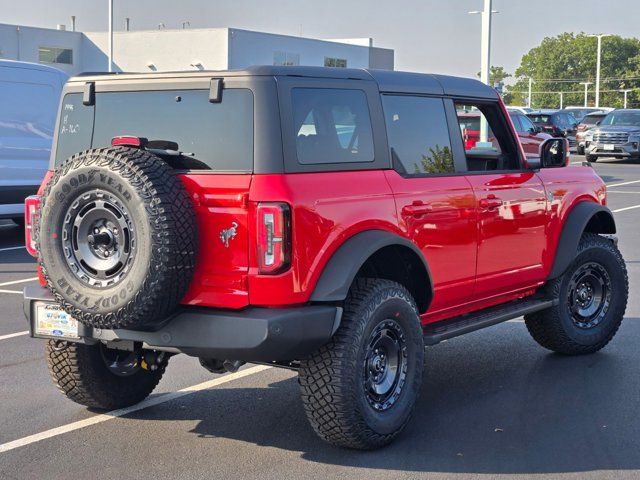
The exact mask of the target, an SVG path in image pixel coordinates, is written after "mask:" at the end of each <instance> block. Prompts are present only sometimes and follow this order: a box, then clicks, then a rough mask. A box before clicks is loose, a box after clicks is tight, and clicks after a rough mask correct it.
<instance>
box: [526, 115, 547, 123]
mask: <svg viewBox="0 0 640 480" xmlns="http://www.w3.org/2000/svg"><path fill="white" fill-rule="evenodd" d="M529 118H530V119H531V121H532V122H533V123H551V115H529Z"/></svg>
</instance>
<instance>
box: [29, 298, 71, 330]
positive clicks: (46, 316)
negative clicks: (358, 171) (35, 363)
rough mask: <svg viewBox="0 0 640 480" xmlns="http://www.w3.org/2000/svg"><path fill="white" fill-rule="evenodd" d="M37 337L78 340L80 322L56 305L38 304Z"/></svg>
mask: <svg viewBox="0 0 640 480" xmlns="http://www.w3.org/2000/svg"><path fill="white" fill-rule="evenodd" d="M35 333H36V335H47V336H50V337H60V338H78V322H77V321H76V319H75V318H73V317H72V316H71V315H69V314H68V313H67V312H65V311H64V310H62V308H61V307H60V306H59V305H56V304H55V303H37V304H36V324H35Z"/></svg>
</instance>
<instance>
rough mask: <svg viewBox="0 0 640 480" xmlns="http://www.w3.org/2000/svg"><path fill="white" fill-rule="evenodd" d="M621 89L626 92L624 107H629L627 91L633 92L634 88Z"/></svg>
mask: <svg viewBox="0 0 640 480" xmlns="http://www.w3.org/2000/svg"><path fill="white" fill-rule="evenodd" d="M619 91H620V92H622V93H624V108H627V93H629V92H633V88H624V89H622V90H619Z"/></svg>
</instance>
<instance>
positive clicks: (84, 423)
mask: <svg viewBox="0 0 640 480" xmlns="http://www.w3.org/2000/svg"><path fill="white" fill-rule="evenodd" d="M269 368H272V367H270V366H268V365H257V366H255V367H251V368H247V369H245V370H240V371H239V372H236V373H230V374H229V375H225V376H224V377H220V378H215V379H213V380H209V381H208V382H203V383H199V384H197V385H193V386H191V387H187V388H183V389H182V390H178V391H177V392H171V393H167V394H165V395H158V396H157V397H152V398H148V399H147V400H145V401H143V402H140V403H138V404H137V405H133V406H132V407H127V408H121V409H120V410H113V411H111V412H108V413H103V414H101V415H96V416H94V417H89V418H86V419H84V420H79V421H77V422H73V423H69V424H67V425H62V426H61V427H56V428H52V429H50V430H45V431H44V432H40V433H36V434H35V435H29V436H27V437H23V438H19V439H17V440H13V441H11V442H7V443H3V444H1V445H0V453H4V452H8V451H10V450H14V449H16V448H20V447H24V446H26V445H30V444H32V443H36V442H39V441H41V440H46V439H48V438H52V437H57V436H58V435H63V434H65V433H69V432H73V431H74V430H79V429H81V428H84V427H89V426H91V425H96V424H98V423H102V422H106V421H107V420H113V419H114V418H118V417H122V416H124V415H129V414H130V413H133V412H138V411H140V410H143V409H145V408H149V407H155V406H156V405H160V404H162V403H166V402H170V401H171V400H175V399H176V398H180V397H184V396H185V395H190V394H192V393H195V392H200V391H202V390H207V389H209V388H212V387H216V386H218V385H222V384H224V383H229V382H233V381H234V380H238V379H240V378H243V377H248V376H249V375H254V374H256V373H260V372H262V371H264V370H267V369H269Z"/></svg>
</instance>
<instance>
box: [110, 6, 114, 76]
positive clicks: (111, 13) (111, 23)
mask: <svg viewBox="0 0 640 480" xmlns="http://www.w3.org/2000/svg"><path fill="white" fill-rule="evenodd" d="M109 72H113V0H109Z"/></svg>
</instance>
